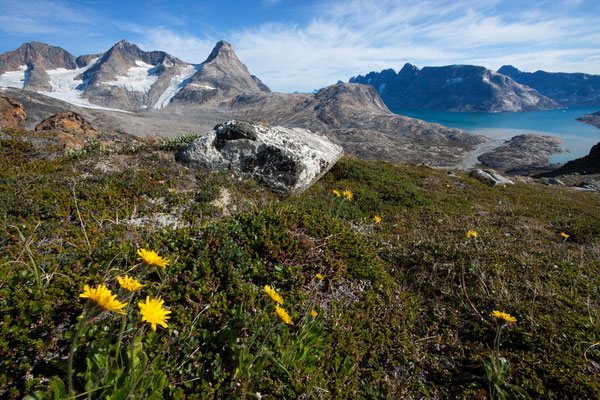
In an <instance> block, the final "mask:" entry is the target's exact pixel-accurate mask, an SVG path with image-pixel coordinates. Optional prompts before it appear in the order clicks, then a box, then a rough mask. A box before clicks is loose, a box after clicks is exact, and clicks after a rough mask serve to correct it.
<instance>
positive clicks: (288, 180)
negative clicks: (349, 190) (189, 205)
mask: <svg viewBox="0 0 600 400" xmlns="http://www.w3.org/2000/svg"><path fill="white" fill-rule="evenodd" d="M342 154H343V151H342V148H341V147H340V146H338V145H336V144H334V143H332V142H330V141H329V140H328V139H327V138H325V137H323V136H320V135H317V134H314V133H312V132H310V131H308V130H306V129H301V128H285V127H280V126H265V125H260V124H256V123H250V122H245V121H236V120H232V121H229V122H226V123H225V124H220V125H217V126H216V127H215V129H213V130H212V131H211V132H208V133H206V134H205V135H204V136H202V137H200V138H198V139H196V140H195V141H194V142H192V144H190V146H189V147H188V148H186V149H185V150H183V151H182V152H180V153H179V154H178V155H177V160H178V161H179V162H181V163H183V164H186V165H188V166H190V167H192V168H197V169H208V170H210V171H231V172H233V173H234V174H236V175H237V176H240V177H245V178H254V179H256V180H257V181H259V182H261V183H263V184H265V185H267V186H268V187H269V188H270V189H271V190H273V191H275V192H281V193H287V192H292V193H301V192H303V191H304V190H306V189H307V188H308V187H310V186H311V185H312V184H313V183H315V182H316V181H317V180H318V179H319V178H320V177H321V176H323V174H325V172H327V171H328V170H329V169H330V168H331V167H332V166H333V165H334V164H335V162H336V161H337V160H338V159H339V158H340V157H341V156H342Z"/></svg>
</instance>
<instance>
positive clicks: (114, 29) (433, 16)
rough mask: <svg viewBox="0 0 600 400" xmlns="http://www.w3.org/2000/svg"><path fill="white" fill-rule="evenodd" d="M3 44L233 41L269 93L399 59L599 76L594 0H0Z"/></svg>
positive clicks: (185, 55) (197, 48) (183, 47)
mask: <svg viewBox="0 0 600 400" xmlns="http://www.w3.org/2000/svg"><path fill="white" fill-rule="evenodd" d="M0 8H1V9H2V13H1V14H0V52H5V51H10V50H14V49H16V48H17V47H18V46H20V45H21V44H22V43H24V42H28V41H33V40H36V41H41V42H45V43H48V44H51V45H55V46H60V47H62V48H64V49H66V50H67V51H69V52H71V53H72V54H74V55H82V54H89V53H101V52H104V51H106V50H108V49H109V48H110V46H112V45H113V44H114V43H116V42H118V41H119V40H121V39H127V40H129V41H130V42H132V43H136V44H137V45H138V46H140V47H141V48H142V49H143V50H147V51H148V50H164V51H167V52H168V53H170V54H172V55H174V56H177V57H179V58H181V59H182V60H184V61H187V62H191V63H200V62H202V61H204V59H206V57H207V56H208V54H209V53H210V50H211V49H212V47H213V46H214V44H215V43H216V42H217V41H219V40H221V39H224V40H227V41H228V42H230V43H231V44H232V45H233V47H234V49H235V51H236V53H237V55H238V57H239V58H240V59H241V60H242V62H244V63H245V64H246V65H247V66H248V68H249V70H250V72H251V73H253V74H255V75H257V76H258V77H259V78H261V79H262V80H263V81H264V82H265V83H266V84H267V85H269V86H270V87H271V88H272V89H273V90H277V91H286V92H291V91H312V90H313V89H316V88H320V87H323V86H327V85H330V84H333V83H335V82H337V81H338V80H343V81H347V80H348V79H349V78H350V77H351V76H354V75H357V74H365V73H368V72H369V71H379V70H382V69H385V68H394V69H395V70H399V69H400V68H401V67H402V65H404V63H405V62H410V63H412V64H415V65H417V66H418V67H423V66H434V65H449V64H476V65H483V66H486V67H488V68H490V69H494V70H496V69H498V68H499V67H500V66H502V65H503V64H512V65H514V66H516V67H517V68H519V69H521V70H523V71H535V70H538V69H542V70H546V71H553V72H586V73H592V74H600V23H599V22H600V1H598V0H553V1H544V0H541V1H540V0H538V1H530V0H520V1H519V0H517V1H501V0H490V1H485V0H453V1H446V0H436V1H419V0H411V1H403V0H395V1H394V0H375V1H371V0H360V1H357V0H321V1H313V0H296V1H294V0H257V1H249V0H248V1H224V0H222V1H216V0H214V1H213V0H208V1H177V0H174V1H123V0H122V1H113V0H105V1H86V0H79V1H66V0H64V1H48V0H1V1H0Z"/></svg>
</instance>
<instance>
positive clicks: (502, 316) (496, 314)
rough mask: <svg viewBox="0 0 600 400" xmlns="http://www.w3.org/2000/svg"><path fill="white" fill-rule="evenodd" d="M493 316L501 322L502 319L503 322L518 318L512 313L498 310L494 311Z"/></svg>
mask: <svg viewBox="0 0 600 400" xmlns="http://www.w3.org/2000/svg"><path fill="white" fill-rule="evenodd" d="M492 317H494V318H496V319H497V320H498V321H499V322H500V321H502V322H503V323H508V322H517V319H516V318H515V317H513V316H511V315H510V314H508V313H504V312H500V311H496V310H494V311H492Z"/></svg>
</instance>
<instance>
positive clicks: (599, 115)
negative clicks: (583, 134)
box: [576, 111, 600, 128]
mask: <svg viewBox="0 0 600 400" xmlns="http://www.w3.org/2000/svg"><path fill="white" fill-rule="evenodd" d="M576 120H577V121H579V122H583V123H586V124H590V125H593V126H595V127H596V128H600V111H598V112H595V113H593V114H588V115H584V116H583V117H579V118H576Z"/></svg>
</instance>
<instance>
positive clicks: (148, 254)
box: [137, 249, 170, 268]
mask: <svg viewBox="0 0 600 400" xmlns="http://www.w3.org/2000/svg"><path fill="white" fill-rule="evenodd" d="M137 254H138V256H139V258H138V259H139V260H143V261H144V262H145V263H146V264H148V265H156V266H158V267H163V268H166V266H167V265H168V264H169V263H170V261H169V260H167V259H166V258H162V257H161V256H159V255H158V253H157V252H155V251H153V250H146V249H138V251H137Z"/></svg>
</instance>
